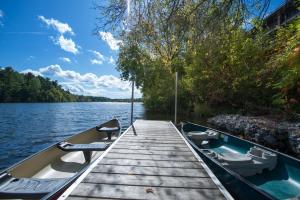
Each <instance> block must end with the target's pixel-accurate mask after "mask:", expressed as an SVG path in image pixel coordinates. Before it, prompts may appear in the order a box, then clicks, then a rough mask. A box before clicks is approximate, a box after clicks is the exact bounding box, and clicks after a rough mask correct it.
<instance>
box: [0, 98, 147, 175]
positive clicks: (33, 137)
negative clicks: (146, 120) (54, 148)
mask: <svg viewBox="0 0 300 200" xmlns="http://www.w3.org/2000/svg"><path fill="white" fill-rule="evenodd" d="M134 109H135V115H134V116H135V118H143V117H144V107H143V105H142V104H141V103H136V104H135V106H134ZM0 111H1V112H0V138H1V139H0V170H1V169H3V168H6V167H8V166H10V165H12V164H14V163H16V162H18V161H20V160H22V159H24V158H26V157H28V156H30V155H32V154H34V153H36V152H38V151H40V150H42V149H44V148H46V147H48V146H50V145H52V144H54V143H56V142H59V141H61V140H63V139H65V138H67V137H70V136H71V135H74V134H76V133H79V132H81V131H83V130H86V129H89V128H91V127H93V126H96V125H98V124H100V123H103V122H105V121H107V120H109V119H111V118H114V117H117V118H118V119H119V120H120V121H121V124H122V125H123V126H124V127H128V126H129V124H130V103H101V102H99V103H30V104H26V103H18V104H0Z"/></svg>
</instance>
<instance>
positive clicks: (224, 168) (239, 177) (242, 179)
mask: <svg viewBox="0 0 300 200" xmlns="http://www.w3.org/2000/svg"><path fill="white" fill-rule="evenodd" d="M185 123H189V124H193V125H195V126H200V127H203V128H207V129H211V130H214V131H217V132H220V133H222V134H225V135H228V136H232V135H230V134H229V133H224V132H222V131H219V130H216V129H213V128H209V127H206V126H202V125H198V124H195V123H191V122H185ZM183 126H184V124H183V123H182V124H181V133H182V135H183V136H184V137H185V138H186V139H187V140H188V141H189V142H190V144H191V145H192V146H193V148H195V149H196V151H197V152H199V153H200V154H201V155H202V156H204V157H205V158H207V159H208V160H210V161H211V162H213V163H214V164H216V165H217V166H218V167H220V168H222V169H223V170H224V171H226V172H227V173H228V174H230V175H231V176H233V177H234V178H236V179H238V180H239V181H241V182H243V183H244V184H246V185H248V186H249V187H251V188H252V189H253V190H255V191H256V192H258V193H259V194H261V195H263V196H265V197H266V198H268V199H271V200H275V199H276V198H275V197H273V196H271V195H270V194H268V193H267V192H265V191H263V190H261V189H259V188H258V187H257V186H256V185H254V184H253V183H251V182H250V181H248V180H247V179H245V178H244V177H242V176H241V175H239V174H238V173H236V172H234V171H232V170H230V169H227V168H226V167H224V166H223V165H221V164H220V163H219V162H218V161H217V160H215V159H213V158H211V157H209V156H207V155H206V154H205V153H203V149H201V148H199V147H198V146H197V145H196V144H195V143H194V142H193V141H192V140H191V139H189V138H188V137H187V135H186V132H185V131H184V130H183ZM233 137H235V138H237V139H240V138H238V137H236V136H233ZM243 140H244V139H243ZM244 141H246V142H248V141H247V140H244ZM251 144H253V145H256V144H255V143H251Z"/></svg>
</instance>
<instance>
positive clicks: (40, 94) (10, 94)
mask: <svg viewBox="0 0 300 200" xmlns="http://www.w3.org/2000/svg"><path fill="white" fill-rule="evenodd" d="M111 101H117V102H128V101H129V99H110V98H107V97H94V96H83V95H75V94H72V93H71V92H69V91H66V90H64V89H63V88H62V87H61V86H60V85H59V84H58V82H57V81H52V80H50V79H49V78H44V77H42V76H35V75H33V74H32V73H26V74H22V73H19V72H17V71H15V70H13V68H11V67H6V68H0V102H2V103H7V102H111Z"/></svg>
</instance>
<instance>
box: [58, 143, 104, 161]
mask: <svg viewBox="0 0 300 200" xmlns="http://www.w3.org/2000/svg"><path fill="white" fill-rule="evenodd" d="M57 147H58V148H59V149H61V150H63V151H69V152H70V151H82V152H83V154H84V158H85V161H86V162H91V158H92V152H93V151H105V150H106V149H107V148H108V147H109V144H107V143H104V142H102V143H98V144H71V143H69V142H60V143H58V144H57Z"/></svg>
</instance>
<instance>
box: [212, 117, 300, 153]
mask: <svg viewBox="0 0 300 200" xmlns="http://www.w3.org/2000/svg"><path fill="white" fill-rule="evenodd" d="M208 122H209V123H210V124H212V125H214V126H216V127H217V128H219V129H222V130H226V131H229V132H231V133H232V134H235V135H239V136H242V137H244V138H246V139H248V140H252V141H255V142H257V143H260V144H263V145H265V146H268V147H271V148H273V149H277V150H280V151H283V152H293V153H296V154H297V155H298V156H300V121H299V122H287V121H276V120H274V119H270V118H267V117H251V116H242V115H217V116H215V117H212V118H209V119H208Z"/></svg>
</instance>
